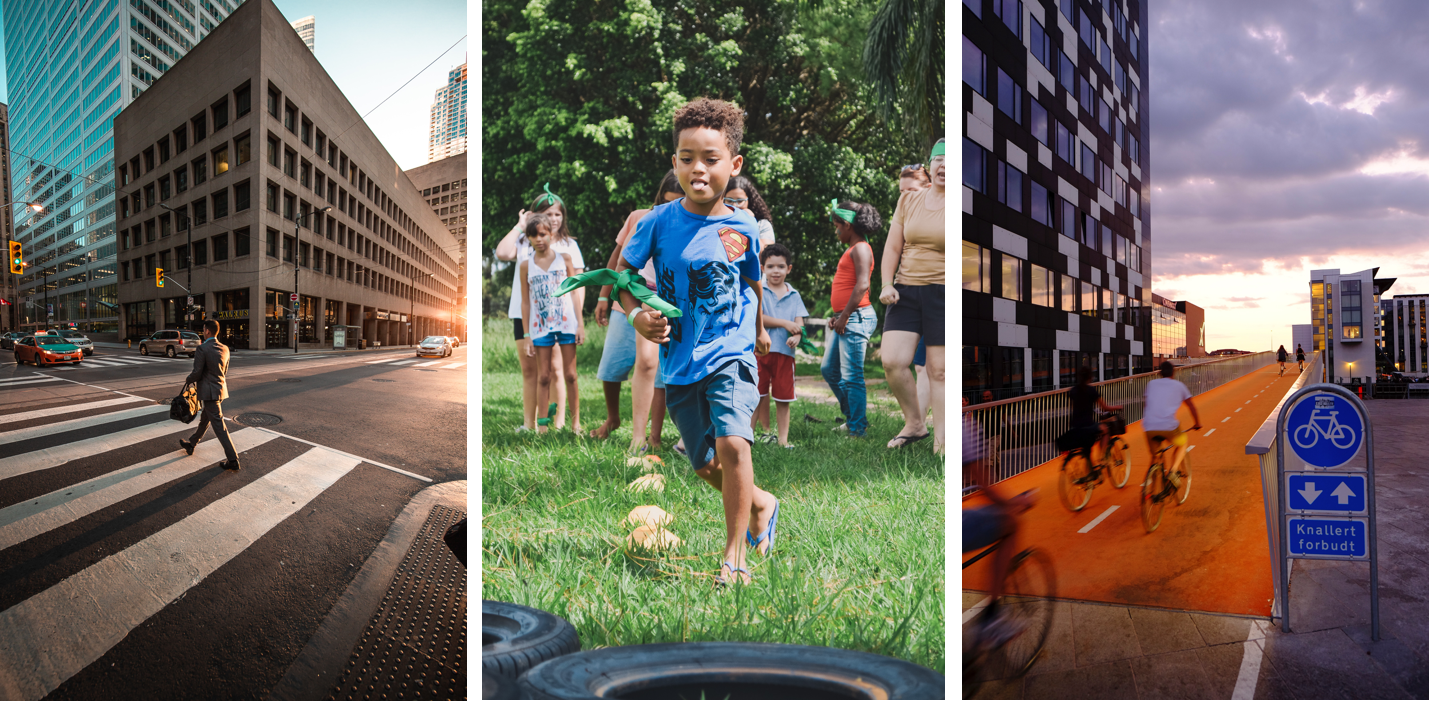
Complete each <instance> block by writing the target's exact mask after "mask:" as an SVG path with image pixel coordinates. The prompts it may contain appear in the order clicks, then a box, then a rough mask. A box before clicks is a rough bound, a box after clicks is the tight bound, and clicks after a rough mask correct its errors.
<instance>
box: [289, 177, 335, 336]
mask: <svg viewBox="0 0 1429 701" xmlns="http://www.w3.org/2000/svg"><path fill="white" fill-rule="evenodd" d="M330 211H332V205H328V206H326V207H323V208H322V209H314V210H312V211H310V212H308V213H307V214H303V215H300V216H298V217H296V218H295V219H293V295H294V296H296V297H297V299H295V300H293V353H294V354H295V355H296V354H297V352H298V333H299V331H300V330H301V323H302V322H300V321H299V320H298V305H299V304H301V303H302V299H303V298H302V295H299V294H298V268H299V267H301V266H300V265H299V263H300V262H301V260H300V257H299V251H300V250H301V249H300V248H299V247H300V246H302V245H303V238H302V235H301V232H302V226H303V220H304V219H306V218H308V217H310V216H312V215H314V214H322V213H324V212H330ZM314 313H316V310H314Z"/></svg>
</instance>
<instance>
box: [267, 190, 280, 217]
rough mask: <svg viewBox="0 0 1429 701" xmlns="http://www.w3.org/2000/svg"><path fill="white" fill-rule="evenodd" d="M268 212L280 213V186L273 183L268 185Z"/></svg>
mask: <svg viewBox="0 0 1429 701" xmlns="http://www.w3.org/2000/svg"><path fill="white" fill-rule="evenodd" d="M268 211H270V212H274V213H276V212H277V211H278V186H277V185H274V184H273V183H268Z"/></svg>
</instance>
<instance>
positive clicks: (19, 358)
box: [15, 353, 25, 365]
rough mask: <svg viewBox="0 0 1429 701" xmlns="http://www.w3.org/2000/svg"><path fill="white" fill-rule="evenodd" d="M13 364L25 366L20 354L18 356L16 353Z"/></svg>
mask: <svg viewBox="0 0 1429 701" xmlns="http://www.w3.org/2000/svg"><path fill="white" fill-rule="evenodd" d="M15 364H16V365H24V364H25V361H24V359H22V358H21V357H20V354H19V353H16V354H15Z"/></svg>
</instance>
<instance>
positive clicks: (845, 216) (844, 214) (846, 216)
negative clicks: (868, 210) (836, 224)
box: [829, 198, 858, 224]
mask: <svg viewBox="0 0 1429 701" xmlns="http://www.w3.org/2000/svg"><path fill="white" fill-rule="evenodd" d="M829 209H831V210H833V213H834V216H836V217H838V218H839V219H842V220H844V221H846V222H848V223H850V224H852V223H853V219H854V217H856V216H858V213H857V212H854V211H853V210H852V209H840V208H839V201H838V198H834V199H832V200H829Z"/></svg>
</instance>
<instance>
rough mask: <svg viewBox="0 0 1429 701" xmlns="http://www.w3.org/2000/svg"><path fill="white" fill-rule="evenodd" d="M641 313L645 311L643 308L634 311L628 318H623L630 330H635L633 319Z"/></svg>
mask: <svg viewBox="0 0 1429 701" xmlns="http://www.w3.org/2000/svg"><path fill="white" fill-rule="evenodd" d="M643 311H645V307H640V308H639V309H636V310H635V311H633V312H630V316H627V317H625V320H626V321H628V322H630V328H632V329H633V328H635V317H637V316H639V315H640V312H643Z"/></svg>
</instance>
